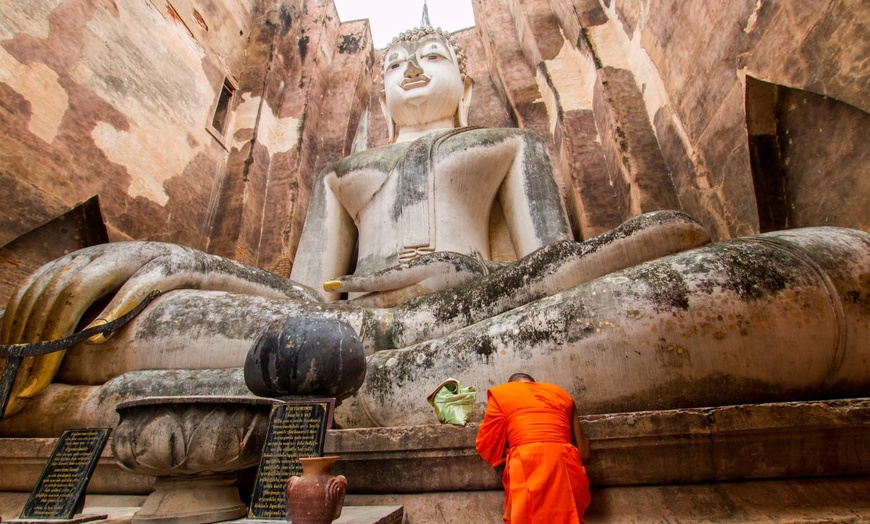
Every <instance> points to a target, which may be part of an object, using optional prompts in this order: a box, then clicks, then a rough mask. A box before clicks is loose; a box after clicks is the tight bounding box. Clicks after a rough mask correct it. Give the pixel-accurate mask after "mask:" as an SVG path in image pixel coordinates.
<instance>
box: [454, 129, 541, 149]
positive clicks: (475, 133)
mask: <svg viewBox="0 0 870 524" xmlns="http://www.w3.org/2000/svg"><path fill="white" fill-rule="evenodd" d="M458 131H459V132H456V133H455V134H453V135H452V136H450V137H449V138H447V140H445V142H444V145H445V146H447V147H448V148H450V149H457V148H471V147H486V146H495V145H499V144H503V143H505V142H516V143H524V142H528V141H539V140H541V137H540V135H538V134H537V133H536V132H534V131H531V130H528V129H518V128H515V127H489V128H483V127H468V128H464V129H462V130H458Z"/></svg>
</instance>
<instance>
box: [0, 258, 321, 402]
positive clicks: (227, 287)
mask: <svg viewBox="0 0 870 524" xmlns="http://www.w3.org/2000/svg"><path fill="white" fill-rule="evenodd" d="M155 289H159V290H161V291H163V292H166V291H170V290H173V289H210V290H221V291H231V292H235V293H242V294H248V295H258V296H264V297H273V298H285V299H286V298H289V299H297V300H308V299H314V298H315V295H314V294H313V292H312V291H311V290H309V289H306V288H305V287H304V286H300V285H297V284H295V283H293V282H290V281H288V280H285V279H282V278H280V277H278V276H276V275H274V274H272V273H269V272H267V271H264V270H261V269H258V268H255V267H251V266H246V265H244V264H240V263H237V262H233V261H231V260H226V259H223V258H220V257H216V256H214V255H208V254H206V253H202V252H199V251H196V250H193V249H189V248H185V247H182V246H177V245H173V244H161V243H156V242H120V243H111V244H101V245H98V246H93V247H89V248H85V249H82V250H79V251H76V252H74V253H71V254H69V255H67V256H65V257H62V258H60V259H58V260H55V261H53V262H51V263H49V264H46V265H45V266H43V267H42V268H40V269H39V270H38V271H37V272H36V273H34V274H33V275H31V276H30V277H29V278H28V279H27V280H26V281H25V282H24V283H23V284H22V285H21V286H19V288H18V290H17V291H16V292H15V293H14V294H13V295H12V297H11V298H10V300H9V303H8V305H7V307H6V310H5V312H4V315H3V320H2V325H0V343H3V344H16V343H22V342H36V341H43V340H55V339H59V338H63V337H65V336H68V335H70V334H71V333H72V332H73V330H74V329H75V328H76V326H77V325H78V324H79V322H80V320H81V318H82V316H83V315H84V314H85V312H86V311H88V310H89V309H90V308H91V307H93V306H94V305H95V304H97V303H98V302H99V301H100V300H101V299H103V298H104V297H110V296H111V297H112V299H111V300H110V301H109V303H108V305H107V306H106V307H105V308H103V310H102V312H100V313H99V314H98V319H97V320H95V321H94V322H92V325H95V324H99V323H104V322H109V321H112V320H114V319H116V318H118V317H120V316H122V315H123V314H125V313H126V312H128V311H130V310H131V309H133V308H134V307H135V306H136V305H137V304H139V302H141V301H142V300H143V299H144V298H145V297H146V296H147V295H148V294H149V293H151V292H152V291H153V290H155ZM96 342H99V340H97V341H96ZM62 358H63V352H62V351H61V352H56V353H50V354H48V355H42V356H39V357H35V358H33V359H26V360H25V361H24V362H23V363H22V365H21V368H20V369H19V372H18V378H17V379H16V383H15V387H14V389H13V398H12V399H11V402H10V406H9V410H10V411H14V410H15V409H16V407H15V406H16V400H15V399H16V398H30V397H32V396H34V395H36V394H37V393H39V392H40V391H42V390H43V389H44V388H45V386H47V385H48V384H49V383H50V382H51V380H52V378H53V377H54V374H55V372H56V371H57V368H58V366H59V365H60V362H61V359H62Z"/></svg>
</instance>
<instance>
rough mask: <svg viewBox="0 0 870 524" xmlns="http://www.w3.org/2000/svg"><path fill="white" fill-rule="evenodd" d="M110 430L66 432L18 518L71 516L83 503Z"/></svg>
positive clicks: (94, 429) (69, 430)
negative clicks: (86, 489)
mask: <svg viewBox="0 0 870 524" xmlns="http://www.w3.org/2000/svg"><path fill="white" fill-rule="evenodd" d="M109 431H110V428H88V429H68V430H66V431H64V432H63V435H61V437H60V439H58V441H57V444H56V445H55V447H54V451H52V452H51V456H50V457H49V458H48V463H47V464H46V465H45V468H44V469H43V470H42V475H40V477H39V480H38V481H37V483H36V486H35V487H34V488H33V491H32V492H31V493H30V497H29V498H28V499H27V503H26V504H25V505H24V510H22V512H21V516H20V517H19V519H67V520H68V519H72V517H73V515H74V514H75V513H76V511H77V510H80V508H81V506H82V503H83V502H84V496H85V488H87V486H88V481H90V480H91V475H92V474H93V472H94V468H95V467H96V466H97V460H99V458H100V453H102V452H103V448H104V447H105V445H106V441H107V440H108V438H109Z"/></svg>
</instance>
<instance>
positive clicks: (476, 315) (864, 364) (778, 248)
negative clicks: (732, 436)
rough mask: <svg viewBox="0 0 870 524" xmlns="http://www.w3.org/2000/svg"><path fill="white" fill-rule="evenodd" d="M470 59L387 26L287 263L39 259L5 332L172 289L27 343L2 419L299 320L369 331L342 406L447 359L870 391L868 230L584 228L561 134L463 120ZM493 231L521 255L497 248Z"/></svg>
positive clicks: (763, 392) (190, 380) (415, 377)
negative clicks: (386, 41) (375, 68)
mask: <svg viewBox="0 0 870 524" xmlns="http://www.w3.org/2000/svg"><path fill="white" fill-rule="evenodd" d="M464 61H465V58H464V56H463V54H462V52H461V50H460V49H459V48H458V46H457V45H456V44H455V43H454V42H452V40H451V37H450V35H449V34H446V33H443V32H441V31H440V30H435V29H432V28H428V27H427V28H421V29H417V30H414V31H409V32H407V33H403V34H402V35H400V37H399V38H398V39H396V40H394V42H393V43H392V44H391V45H390V47H389V48H388V50H387V51H386V54H385V58H384V64H383V92H382V108H383V110H384V113H385V115H386V117H387V122H389V131H390V144H389V145H386V146H382V147H378V148H374V149H370V150H366V151H361V152H357V153H354V154H352V155H350V156H348V157H346V158H344V159H342V160H340V161H338V162H336V163H335V164H334V165H332V166H331V167H329V168H327V169H326V170H325V171H324V172H323V173H321V174H320V176H319V177H318V178H317V179H316V182H315V184H316V185H315V187H314V190H313V196H312V199H311V203H310V208H309V211H308V216H307V219H306V222H305V226H304V230H303V232H302V238H301V240H300V243H299V248H298V251H297V254H296V258H295V263H294V266H293V269H292V273H291V275H290V279H283V278H280V277H278V276H276V275H274V274H271V273H269V272H267V271H265V270H262V269H258V268H255V267H250V266H246V265H243V264H240V263H237V262H234V261H231V260H227V259H223V258H219V257H216V256H213V255H209V254H206V253H202V252H198V251H195V250H192V249H189V248H186V247H182V246H178V245H171V244H161V243H153V242H132V243H110V244H104V245H99V246H94V247H90V248H86V249H83V250H81V251H77V252H75V253H72V254H70V255H68V256H65V257H63V258H61V259H58V260H56V261H54V262H51V263H49V264H47V265H46V266H44V267H42V268H41V269H40V270H38V271H37V272H36V273H35V274H33V275H32V276H31V277H30V278H29V279H27V281H26V282H24V283H22V284H21V286H20V288H19V289H18V291H17V292H16V293H15V294H14V295H13V296H12V298H11V299H10V301H9V304H8V305H7V307H6V310H5V314H4V316H3V319H2V330H0V342H2V343H3V344H11V343H20V342H32V341H39V340H52V339H56V338H60V337H64V336H66V335H69V334H70V333H72V332H73V331H74V330H76V329H78V328H81V327H83V326H84V325H87V324H90V325H99V324H100V323H103V322H108V321H111V320H113V319H116V318H118V317H120V316H121V315H123V314H124V313H126V312H127V311H129V310H131V309H132V308H133V307H134V306H135V305H136V304H138V303H139V302H140V301H141V300H143V299H144V298H145V297H146V296H147V295H148V294H149V293H151V292H152V291H153V290H156V289H159V290H161V291H162V292H163V294H162V295H161V296H160V297H158V298H157V299H156V300H155V301H154V302H153V303H151V304H150V305H149V306H148V308H146V309H145V310H144V311H143V312H142V313H141V314H140V315H139V316H138V317H136V318H135V319H134V320H133V321H132V322H131V323H130V324H128V325H127V326H126V327H124V328H123V329H122V330H121V331H119V332H117V333H116V334H114V335H113V336H110V337H108V338H105V337H96V339H93V340H90V341H89V342H87V343H83V344H79V345H78V346H76V347H74V348H72V349H71V350H69V351H67V352H66V355H64V354H63V353H62V352H58V353H53V354H50V355H44V356H40V357H36V358H34V359H29V360H27V361H26V362H25V363H24V365H22V367H21V369H20V370H19V374H18V377H17V379H16V382H15V385H14V389H13V396H12V399H11V402H10V404H9V407H8V409H7V412H6V416H7V420H6V421H5V422H4V425H3V428H4V429H3V431H4V432H5V433H6V434H10V435H12V434H14V435H28V436H42V435H41V434H49V433H53V432H57V429H53V428H57V427H63V426H64V425H67V426H68V425H92V424H98V423H106V422H107V421H111V417H113V416H114V413H113V409H112V408H113V406H114V405H115V404H116V403H117V402H119V401H121V400H124V399H127V398H132V397H135V396H143V395H181V394H203V393H213V394H218V393H222V392H227V391H230V390H232V391H237V390H239V389H242V390H243V389H244V385H243V384H242V382H241V380H242V379H241V376H242V375H241V372H240V368H241V367H242V366H243V364H244V362H245V358H246V355H247V353H248V351H249V349H250V347H251V345H252V343H253V342H254V340H255V339H256V338H257V336H258V335H259V334H260V333H261V332H262V331H263V330H264V329H266V328H268V327H269V326H272V325H273V324H274V323H275V322H276V321H280V320H281V319H285V318H300V319H305V318H317V319H328V320H330V321H342V322H345V323H347V324H349V325H350V326H351V327H352V328H353V329H354V330H355V331H356V333H358V335H359V337H360V339H361V340H362V343H363V346H364V348H365V352H366V362H367V371H366V375H365V380H364V382H363V384H362V386H361V387H360V388H359V390H358V391H356V393H355V394H354V395H353V396H352V397H350V398H348V399H347V400H345V401H344V403H343V404H342V406H341V407H340V408H339V409H338V412H337V420H338V421H339V422H340V423H341V424H343V425H345V426H369V425H405V424H418V423H429V422H432V421H434V419H433V418H432V414H431V413H430V407H429V405H428V404H427V402H426V395H427V394H428V393H429V392H430V391H432V389H433V388H434V387H435V386H437V385H438V384H439V383H441V382H442V381H443V380H444V379H446V378H448V377H454V378H458V379H460V380H461V381H462V382H464V383H467V384H474V385H476V386H477V387H478V388H481V389H482V388H486V387H488V386H491V385H495V384H498V383H500V382H501V380H502V379H503V377H505V376H508V375H509V374H511V373H512V372H516V371H520V370H523V371H527V372H530V373H532V374H533V375H534V376H535V377H536V378H538V379H539V380H542V381H547V382H554V383H557V384H559V385H561V386H562V387H564V388H565V389H566V390H567V391H568V392H569V393H571V394H572V396H573V397H574V398H575V401H576V403H577V405H578V409H579V410H580V411H581V412H583V413H609V412H618V411H629V410H641V409H666V408H676V407H691V406H706V405H722V404H727V403H740V402H760V401H772V400H794V399H805V398H822V397H836V396H852V395H860V394H866V393H868V392H870V345H868V344H867V343H866V340H870V309H868V306H867V304H868V303H870V235H867V234H865V233H862V232H859V231H854V230H847V229H838V228H817V229H806V230H791V231H783V232H780V233H775V234H766V235H760V236H756V237H748V238H743V239H736V240H731V241H725V242H720V243H713V244H710V243H709V236H708V234H707V233H706V231H705V230H704V228H703V227H702V226H701V225H700V224H698V223H697V222H696V221H694V220H693V219H691V218H690V217H688V216H687V215H685V214H683V213H681V212H677V211H662V212H656V213H651V214H647V215H641V216H638V217H635V218H633V219H631V220H629V221H627V222H626V223H624V224H622V225H621V226H619V227H618V228H616V229H614V230H613V231H610V232H608V233H606V234H603V235H601V236H599V237H595V238H591V239H587V240H585V241H582V242H576V241H575V240H574V239H573V237H572V234H571V231H570V227H569V225H568V221H567V219H566V212H565V209H564V206H563V203H562V200H561V198H560V194H559V190H558V187H557V184H556V182H555V180H554V177H553V173H552V169H551V167H550V163H549V159H548V156H547V152H546V147H545V144H544V143H543V141H542V139H541V138H540V137H539V136H538V135H536V134H535V133H532V132H528V131H525V130H521V129H479V128H473V127H467V118H466V116H467V114H468V107H469V103H470V99H471V93H472V84H473V83H472V81H471V79H470V78H469V77H467V76H466V74H465V67H464ZM499 235H500V236H499ZM497 237H498V238H499V239H501V240H498V242H501V244H499V245H500V246H504V245H507V246H508V248H506V249H505V248H503V247H500V248H499V251H500V252H504V251H510V252H512V256H510V257H504V256H499V257H496V256H494V252H495V251H496V249H495V247H494V245H495V244H496V242H497V240H496V238H497ZM504 239H509V242H507V243H505V242H504ZM495 258H498V259H499V260H494V259H495ZM510 258H513V259H514V260H503V259H510ZM325 351H329V349H328V348H327V349H325ZM481 400H482V399H481Z"/></svg>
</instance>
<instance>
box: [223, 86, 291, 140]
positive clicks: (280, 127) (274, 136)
mask: <svg viewBox="0 0 870 524" xmlns="http://www.w3.org/2000/svg"><path fill="white" fill-rule="evenodd" d="M258 116H259V122H258V121H257V118H258ZM234 118H235V120H234V122H235V125H234V131H240V130H243V129H254V128H256V129H257V142H259V143H260V144H262V145H263V146H265V147H266V150H268V151H269V154H270V155H274V154H277V153H284V152H287V151H290V150H291V149H293V148H294V147H296V144H297V143H298V142H299V119H298V118H292V117H284V118H278V117H277V116H275V113H274V112H273V111H272V108H271V107H269V104H268V103H266V102H264V101H263V99H262V97H259V96H250V94H249V93H243V94H242V101H241V102H240V103H239V105H238V106H236V109H235V116H234ZM242 136H244V135H242ZM245 142H247V138H246V139H242V140H236V139H234V140H233V147H236V148H239V149H240V148H241V147H242V146H243V145H244V143H245Z"/></svg>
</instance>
